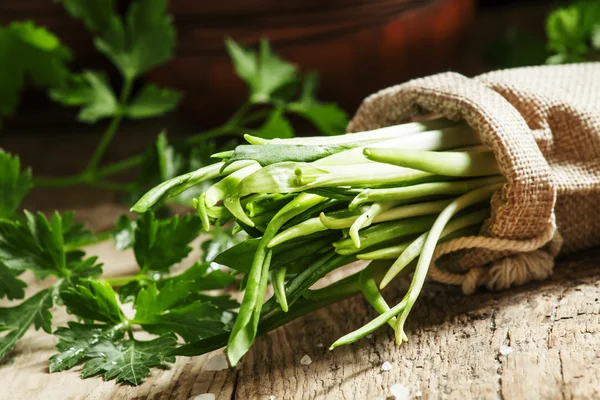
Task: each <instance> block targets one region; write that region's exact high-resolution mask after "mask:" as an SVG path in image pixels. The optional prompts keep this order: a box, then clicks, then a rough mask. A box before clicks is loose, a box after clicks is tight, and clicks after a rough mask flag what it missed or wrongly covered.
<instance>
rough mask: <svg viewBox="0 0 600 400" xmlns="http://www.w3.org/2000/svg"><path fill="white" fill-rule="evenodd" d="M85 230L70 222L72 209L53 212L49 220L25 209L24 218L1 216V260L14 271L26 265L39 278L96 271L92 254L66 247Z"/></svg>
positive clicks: (80, 274) (20, 269)
mask: <svg viewBox="0 0 600 400" xmlns="http://www.w3.org/2000/svg"><path fill="white" fill-rule="evenodd" d="M87 234H88V231H86V230H85V229H83V228H82V226H81V225H79V224H73V215H72V213H66V214H65V216H64V217H61V216H60V214H58V213H54V214H53V215H52V218H51V219H50V220H48V219H47V218H46V216H45V215H44V214H42V213H38V214H31V213H29V212H27V211H25V219H24V220H15V221H9V220H0V261H2V262H3V263H4V265H6V266H7V267H8V268H10V269H12V270H15V271H23V270H26V269H29V270H31V271H33V272H34V273H36V274H37V275H38V277H40V278H43V277H45V276H47V275H56V276H60V277H68V276H71V275H72V274H74V275H76V276H82V275H89V274H90V273H94V274H95V273H97V272H98V271H99V266H98V265H96V264H95V261H96V259H95V258H93V257H92V258H89V259H85V260H84V259H83V257H84V255H85V253H83V252H81V251H77V250H75V251H67V250H66V247H65V246H66V245H69V244H71V243H75V242H76V240H77V239H78V238H81V237H83V236H84V235H87ZM71 270H72V271H71Z"/></svg>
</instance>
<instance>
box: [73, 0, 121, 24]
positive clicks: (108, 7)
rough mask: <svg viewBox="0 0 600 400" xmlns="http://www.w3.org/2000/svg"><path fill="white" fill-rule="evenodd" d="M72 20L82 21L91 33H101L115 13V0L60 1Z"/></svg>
mask: <svg viewBox="0 0 600 400" xmlns="http://www.w3.org/2000/svg"><path fill="white" fill-rule="evenodd" d="M62 3H63V5H64V7H65V9H66V10H67V11H68V12H69V13H70V14H71V16H73V17H74V18H80V19H82V20H83V22H84V23H85V25H86V26H87V27H88V29H89V30H90V31H92V32H99V31H102V30H103V29H104V28H105V27H106V26H107V25H108V24H109V22H110V19H111V18H112V17H113V16H114V14H115V13H116V11H115V0H62Z"/></svg>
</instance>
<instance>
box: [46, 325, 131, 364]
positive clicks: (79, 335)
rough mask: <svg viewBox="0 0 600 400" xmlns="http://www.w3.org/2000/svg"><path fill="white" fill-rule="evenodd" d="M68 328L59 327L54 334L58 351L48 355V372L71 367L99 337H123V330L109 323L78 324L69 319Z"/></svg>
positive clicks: (80, 359)
mask: <svg viewBox="0 0 600 400" xmlns="http://www.w3.org/2000/svg"><path fill="white" fill-rule="evenodd" d="M67 324H68V328H66V327H59V328H58V329H57V330H56V331H55V332H54V336H56V337H57V338H58V343H57V345H56V350H58V351H59V352H60V353H59V354H55V355H53V356H52V357H50V368H49V369H50V372H51V373H52V372H60V371H64V370H66V369H69V368H72V367H73V366H75V365H77V364H79V363H80V362H81V361H83V360H84V359H86V358H87V357H88V352H89V351H90V349H92V348H93V347H94V345H96V344H97V343H98V342H99V341H100V339H106V340H110V341H115V340H119V339H122V338H123V332H122V331H121V330H119V329H115V328H114V327H113V326H110V325H96V324H80V323H77V322H73V321H69V322H68V323H67Z"/></svg>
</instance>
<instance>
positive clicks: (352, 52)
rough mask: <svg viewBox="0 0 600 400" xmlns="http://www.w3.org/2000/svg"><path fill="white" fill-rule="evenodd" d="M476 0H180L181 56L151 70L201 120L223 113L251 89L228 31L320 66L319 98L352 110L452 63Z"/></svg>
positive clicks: (305, 65) (309, 66)
mask: <svg viewBox="0 0 600 400" xmlns="http://www.w3.org/2000/svg"><path fill="white" fill-rule="evenodd" d="M473 3H474V2H473V0H328V1H324V0H287V1H281V0H245V1H229V2H227V1H225V2H218V1H217V2H204V1H203V2H194V1H190V0H172V1H171V11H172V13H173V15H174V18H175V21H176V23H177V30H178V48H177V57H176V58H175V60H173V61H172V62H170V63H169V64H168V65H166V66H164V67H162V68H160V69H157V70H155V71H153V72H152V73H151V74H150V77H151V79H153V80H155V81H156V82H159V83H161V84H163V85H166V86H171V87H175V88H179V89H181V90H184V91H185V92H186V97H185V100H184V107H185V109H186V110H188V111H189V112H191V113H193V114H194V115H196V116H197V118H199V119H201V120H202V121H214V120H222V119H224V118H226V117H227V116H228V115H230V114H231V113H232V112H233V111H234V110H235V109H236V108H237V107H238V106H239V105H240V104H241V102H242V101H243V100H244V99H245V98H246V91H247V90H246V86H245V84H244V83H243V82H242V81H240V80H239V79H238V78H237V77H236V76H235V75H234V72H233V69H232V66H231V63H230V61H229V58H228V56H227V54H226V52H225V47H224V45H223V38H224V37H225V36H231V37H232V38H234V39H235V40H237V41H240V42H242V43H243V44H245V45H250V46H256V45H257V44H258V42H259V41H260V39H261V38H263V37H267V38H269V39H270V41H271V44H272V47H273V48H274V50H275V51H276V52H277V53H278V54H279V55H281V56H282V57H284V58H286V59H289V60H291V61H293V62H295V63H297V64H298V65H299V66H300V67H301V68H302V69H303V70H316V71H318V72H319V74H320V77H321V79H320V81H321V89H320V97H321V98H322V99H327V100H331V101H336V102H338V103H340V104H341V105H342V106H343V107H344V108H345V109H346V110H348V111H349V112H354V110H355V109H356V107H357V106H358V105H359V103H360V101H361V100H362V99H363V98H364V97H365V96H367V95H369V94H371V93H373V92H375V91H377V90H379V89H382V88H385V87H387V86H390V85H393V84H397V83H401V82H403V81H406V80H408V79H410V78H414V77H418V76H424V75H428V74H431V73H435V72H439V71H442V70H447V69H449V68H452V65H453V62H454V60H455V59H456V58H457V57H461V52H462V50H463V46H462V44H463V43H464V42H465V40H464V39H465V37H466V36H465V35H467V34H468V32H469V27H470V24H471V21H472V18H473V14H474V5H473Z"/></svg>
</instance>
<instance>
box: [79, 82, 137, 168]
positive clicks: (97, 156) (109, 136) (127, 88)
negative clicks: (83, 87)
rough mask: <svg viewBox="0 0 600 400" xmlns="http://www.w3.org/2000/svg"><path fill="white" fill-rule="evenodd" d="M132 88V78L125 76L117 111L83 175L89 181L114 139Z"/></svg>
mask: <svg viewBox="0 0 600 400" xmlns="http://www.w3.org/2000/svg"><path fill="white" fill-rule="evenodd" d="M132 87H133V78H131V77H127V76H126V77H125V78H124V82H123V89H121V96H120V98H119V107H118V109H117V112H116V113H115V115H114V117H113V118H112V120H111V121H110V125H108V128H107V129H106V131H105V132H104V135H103V136H102V138H101V139H100V143H99V144H98V147H96V151H94V154H93V155H92V158H91V159H90V162H89V163H88V166H87V168H86V169H85V172H84V174H83V175H84V176H87V177H88V178H89V179H94V172H95V171H96V168H97V167H98V164H99V163H100V161H102V157H103V156H104V153H105V152H106V149H107V148H108V145H109V144H110V142H112V140H113V138H114V137H115V134H116V133H117V129H118V128H119V125H120V123H121V120H122V119H123V114H124V107H125V105H126V104H127V101H128V100H129V96H130V95H131V89H132Z"/></svg>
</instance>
